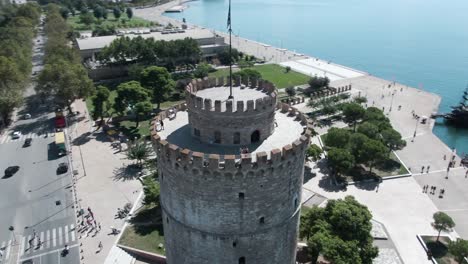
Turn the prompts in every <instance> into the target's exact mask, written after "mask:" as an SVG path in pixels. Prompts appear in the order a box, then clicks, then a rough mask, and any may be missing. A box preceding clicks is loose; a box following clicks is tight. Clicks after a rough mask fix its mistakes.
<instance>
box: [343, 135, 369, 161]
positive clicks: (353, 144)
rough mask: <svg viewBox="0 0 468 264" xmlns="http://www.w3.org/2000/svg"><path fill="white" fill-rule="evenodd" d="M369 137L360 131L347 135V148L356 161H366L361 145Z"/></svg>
mask: <svg viewBox="0 0 468 264" xmlns="http://www.w3.org/2000/svg"><path fill="white" fill-rule="evenodd" d="M368 140H369V138H368V137H367V136H366V135H364V134H362V133H359V132H357V133H353V134H351V135H350V136H349V142H348V146H347V148H348V150H349V151H350V152H351V154H353V156H354V159H355V161H356V163H363V162H366V161H367V160H366V158H367V156H366V155H363V153H362V150H361V149H362V146H363V145H364V143H365V142H367V141H368Z"/></svg>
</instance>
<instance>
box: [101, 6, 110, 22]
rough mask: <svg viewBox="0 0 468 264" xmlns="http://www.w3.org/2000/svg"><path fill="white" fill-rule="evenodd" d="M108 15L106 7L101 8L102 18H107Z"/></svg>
mask: <svg viewBox="0 0 468 264" xmlns="http://www.w3.org/2000/svg"><path fill="white" fill-rule="evenodd" d="M108 16H109V12H107V9H106V8H102V18H104V19H107V17H108Z"/></svg>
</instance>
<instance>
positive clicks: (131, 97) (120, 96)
mask: <svg viewBox="0 0 468 264" xmlns="http://www.w3.org/2000/svg"><path fill="white" fill-rule="evenodd" d="M149 98H150V95H149V92H148V91H147V90H146V89H145V88H143V87H141V84H140V83H139V82H137V81H130V82H126V83H122V84H120V85H119V86H118V87H117V97H116V98H115V100H114V101H115V102H114V109H115V110H116V111H117V112H118V113H121V114H123V113H125V112H126V110H127V109H129V108H130V109H133V108H134V107H135V105H136V104H137V103H139V102H145V101H148V99H149Z"/></svg>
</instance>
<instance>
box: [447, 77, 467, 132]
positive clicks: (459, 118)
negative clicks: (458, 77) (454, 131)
mask: <svg viewBox="0 0 468 264" xmlns="http://www.w3.org/2000/svg"><path fill="white" fill-rule="evenodd" d="M444 118H445V121H446V122H447V123H448V124H451V125H454V126H457V127H468V86H467V87H466V89H465V92H464V93H463V97H462V100H461V102H460V104H458V105H457V106H452V112H451V113H448V114H446V115H444Z"/></svg>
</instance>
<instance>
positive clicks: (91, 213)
mask: <svg viewBox="0 0 468 264" xmlns="http://www.w3.org/2000/svg"><path fill="white" fill-rule="evenodd" d="M89 215H90V216H91V218H92V219H94V213H93V212H91V211H89Z"/></svg>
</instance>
